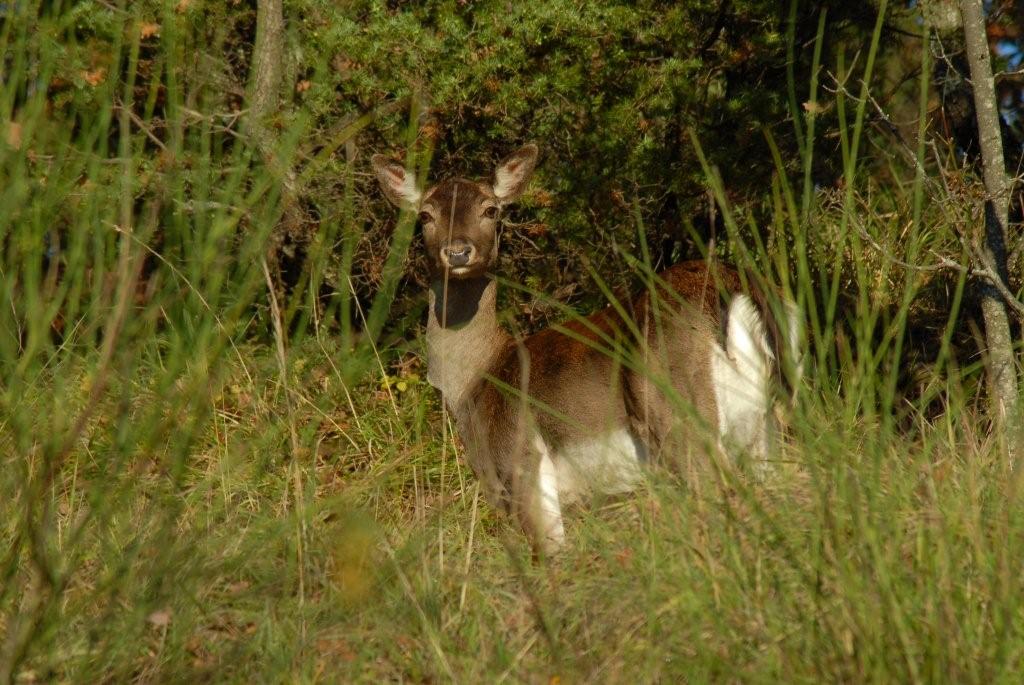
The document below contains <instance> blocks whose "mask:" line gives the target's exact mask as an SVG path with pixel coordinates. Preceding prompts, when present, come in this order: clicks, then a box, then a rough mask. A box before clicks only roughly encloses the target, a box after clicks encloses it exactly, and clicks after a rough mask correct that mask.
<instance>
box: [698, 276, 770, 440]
mask: <svg viewBox="0 0 1024 685" xmlns="http://www.w3.org/2000/svg"><path fill="white" fill-rule="evenodd" d="M772 359H773V355H772V353H771V350H770V349H769V348H768V340H767V338H766V336H765V332H764V323H763V322H762V320H761V316H760V314H758V313H757V309H756V308H755V307H754V303H753V302H752V301H751V300H750V298H749V297H747V296H746V295H742V294H740V295H737V296H736V297H735V298H733V301H732V304H731V305H730V306H729V323H728V326H727V330H726V338H725V349H722V348H721V347H720V346H718V345H715V346H714V348H713V352H712V357H711V377H712V383H713V385H714V389H715V401H716V403H717V405H718V433H719V437H720V440H721V443H722V446H723V447H724V448H725V449H726V451H727V452H731V451H734V450H740V451H747V452H749V453H750V456H752V457H754V458H755V459H764V458H765V457H766V456H767V450H768V423H767V422H768V412H769V406H768V400H769V395H768V378H769V376H768V373H769V366H770V364H771V361H772Z"/></svg>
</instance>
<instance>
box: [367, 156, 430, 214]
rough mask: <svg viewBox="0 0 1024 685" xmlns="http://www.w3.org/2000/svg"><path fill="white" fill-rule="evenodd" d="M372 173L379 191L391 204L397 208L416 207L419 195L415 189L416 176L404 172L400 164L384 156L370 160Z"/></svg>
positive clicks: (418, 202) (409, 172)
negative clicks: (378, 184)
mask: <svg viewBox="0 0 1024 685" xmlns="http://www.w3.org/2000/svg"><path fill="white" fill-rule="evenodd" d="M370 164H372V165H373V171H374V173H375V174H376V175H377V181H378V182H379V183H380V187H381V190H383V191H384V195H385V196H387V198H388V199H389V200H391V203H392V204H394V205H395V206H397V207H404V206H412V207H414V208H415V207H418V206H419V204H420V197H421V193H420V191H419V189H418V188H417V187H416V174H414V173H412V172H411V171H406V169H405V167H403V166H402V165H401V164H397V163H395V162H392V161H391V160H389V159H388V158H387V157H385V156H384V155H374V156H373V157H372V158H370Z"/></svg>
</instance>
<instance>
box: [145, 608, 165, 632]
mask: <svg viewBox="0 0 1024 685" xmlns="http://www.w3.org/2000/svg"><path fill="white" fill-rule="evenodd" d="M146 620H147V621H149V622H150V623H152V624H153V625H155V626H158V627H161V628H162V627H164V626H167V625H170V623H171V612H170V610H169V609H161V610H160V611H154V612H153V613H151V614H150V615H149V616H147V617H146Z"/></svg>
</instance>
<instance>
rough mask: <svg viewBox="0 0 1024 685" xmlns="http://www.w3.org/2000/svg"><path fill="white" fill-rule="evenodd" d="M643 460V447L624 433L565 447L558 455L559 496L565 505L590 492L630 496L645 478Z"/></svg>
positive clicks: (626, 432) (615, 431)
mask: <svg viewBox="0 0 1024 685" xmlns="http://www.w3.org/2000/svg"><path fill="white" fill-rule="evenodd" d="M644 456H645V455H644V450H643V446H642V445H641V444H640V443H639V442H637V441H636V440H635V439H634V438H633V436H632V435H631V434H630V433H629V431H627V430H625V429H619V430H614V431H611V432H609V433H606V434H604V435H598V436H596V437H594V438H593V439H591V440H586V441H583V442H577V443H573V444H571V445H563V446H562V448H561V449H560V450H559V451H558V453H557V454H556V455H555V466H556V468H557V469H558V482H559V492H560V494H561V495H562V497H563V499H564V500H565V501H572V500H574V499H576V498H577V497H579V496H580V495H583V494H585V493H587V492H597V493H602V494H606V495H613V494H620V493H624V492H629V491H631V490H633V489H634V488H635V487H636V486H637V484H638V483H639V482H640V479H641V478H642V477H643V470H642V469H641V462H642V461H643V459H644Z"/></svg>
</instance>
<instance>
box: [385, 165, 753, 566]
mask: <svg viewBox="0 0 1024 685" xmlns="http://www.w3.org/2000/svg"><path fill="white" fill-rule="evenodd" d="M535 161H536V148H535V147H532V146H527V147H524V148H522V149H521V150H519V151H517V152H516V153H515V154H514V155H513V156H512V157H510V158H509V159H508V160H506V162H504V163H503V165H501V166H499V167H498V171H497V172H496V175H495V179H496V180H495V183H494V184H493V185H489V184H486V183H474V182H471V181H466V180H463V179H455V180H450V181H445V182H442V183H440V184H438V185H437V186H435V187H433V188H432V189H430V190H429V191H428V192H427V193H426V194H425V195H423V197H422V201H421V202H419V204H418V206H417V209H418V210H419V211H420V217H421V220H422V221H423V222H424V224H425V225H424V239H425V245H426V249H427V252H428V257H429V259H430V263H431V271H432V276H433V279H434V282H433V285H432V287H431V290H430V310H429V311H430V313H429V320H428V324H427V349H428V367H429V371H428V376H429V379H430V381H431V383H433V384H434V385H435V386H436V387H438V388H439V389H440V390H441V392H442V393H443V395H444V398H445V402H446V403H447V405H448V407H449V409H450V410H451V411H452V413H453V415H454V416H455V419H456V422H457V425H458V429H459V433H460V435H461V436H462V438H463V441H464V442H465V445H466V449H467V458H468V460H469V463H470V464H471V466H472V468H473V470H474V471H475V472H476V474H477V475H478V477H479V478H480V479H481V481H482V482H483V484H484V486H485V490H486V492H487V493H488V495H489V497H490V499H491V501H492V502H493V503H494V504H496V505H499V506H501V507H502V508H504V509H506V510H509V511H511V512H513V513H515V514H516V515H517V516H518V517H519V519H520V521H521V522H522V525H523V527H524V530H525V531H526V532H527V534H528V535H529V536H530V537H531V539H532V541H533V542H534V544H535V546H536V547H537V548H539V549H541V550H544V549H545V547H546V543H545V539H544V535H545V533H544V520H543V515H542V512H541V508H542V505H541V499H540V498H541V495H540V494H539V490H538V485H537V483H538V468H539V464H540V459H541V455H540V454H539V453H538V450H537V448H536V438H537V437H539V438H540V439H541V440H542V441H543V444H544V445H546V446H547V448H549V449H550V450H554V451H557V450H558V449H559V448H561V447H562V446H565V445H573V444H577V443H585V442H586V440H588V439H590V438H592V437H593V436H594V435H596V434H600V433H602V432H606V431H610V430H622V429H625V430H627V431H629V433H630V435H632V436H633V438H634V440H636V441H639V442H641V443H642V444H643V445H645V446H646V448H647V450H648V453H649V457H650V458H652V459H660V460H664V459H666V458H667V457H668V456H669V455H670V454H671V456H672V457H673V459H676V458H679V456H680V454H683V453H691V454H692V453H696V454H704V453H706V452H707V450H708V449H709V446H710V449H714V447H713V446H714V440H715V439H716V437H717V433H716V431H717V423H718V414H717V406H716V399H715V397H716V395H715V388H714V387H713V383H712V370H711V365H712V361H711V360H712V349H713V348H714V347H715V346H717V345H718V344H719V342H720V340H721V338H722V331H723V326H724V325H725V322H724V321H723V312H724V311H726V308H725V302H726V300H727V298H728V297H729V296H730V295H731V294H732V293H735V292H739V291H740V289H741V279H740V276H739V274H738V273H736V272H735V271H733V270H731V269H728V268H725V267H721V266H715V267H709V266H708V265H707V264H706V263H704V262H686V263H683V264H679V265H677V266H675V267H672V268H670V269H668V270H666V271H663V272H661V273H660V274H657V276H656V277H655V283H656V285H655V287H654V288H653V289H652V290H651V291H648V292H645V293H643V294H641V295H639V296H638V297H636V298H634V299H633V300H632V301H630V302H627V303H625V304H624V308H625V314H626V318H623V316H622V315H621V314H620V313H619V312H618V311H617V310H616V309H615V308H613V307H608V308H606V309H604V310H602V311H599V312H597V313H595V314H593V315H591V316H589V317H587V318H585V319H576V320H571V321H568V322H566V323H564V324H562V325H561V326H558V327H553V328H549V329H546V330H542V331H540V332H538V333H535V334H534V335H531V336H528V337H526V338H523V339H520V340H516V339H513V338H512V336H510V335H509V334H508V333H506V332H505V331H504V330H503V329H502V328H501V327H500V326H499V325H498V319H497V313H496V309H495V306H496V305H495V302H496V298H495V292H496V284H495V282H494V281H493V280H491V279H490V278H489V273H490V270H491V269H492V268H493V267H494V266H495V264H496V262H497V250H498V243H497V223H498V221H497V217H496V216H491V215H489V212H490V214H493V213H494V211H493V210H490V208H492V207H500V206H502V205H504V204H506V203H508V202H511V201H513V200H514V199H515V198H516V197H517V196H518V194H519V193H520V192H522V189H523V187H524V186H525V178H528V175H529V172H530V171H532V168H533V164H534V162H535ZM374 167H375V169H376V170H377V173H378V176H379V177H380V178H381V182H382V184H387V183H390V184H391V185H390V187H388V188H386V192H387V194H388V196H389V197H395V196H399V199H400V200H401V197H400V196H401V192H402V188H400V187H399V184H402V183H404V181H405V176H404V170H402V169H401V167H398V166H397V165H389V164H388V163H387V162H386V161H385V160H383V159H382V158H379V157H375V158H374ZM524 173H525V177H524V176H523V174H524ZM495 189H497V190H505V191H507V192H506V193H505V195H504V196H502V197H499V196H498V195H497V194H496V192H495ZM406 190H407V188H406ZM416 197H417V196H415V195H411V196H410V198H412V199H414V198H416ZM452 245H459V246H463V245H470V246H472V249H473V251H474V252H473V255H474V257H473V261H472V263H471V264H470V265H469V266H467V267H466V268H464V269H461V270H452V269H447V268H446V263H445V259H444V251H445V250H446V249H448V248H449V247H450V246H452ZM670 444H671V445H672V447H673V449H672V450H667V449H666V447H667V446H668V445H670ZM677 448H678V449H677ZM670 461H671V460H670Z"/></svg>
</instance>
